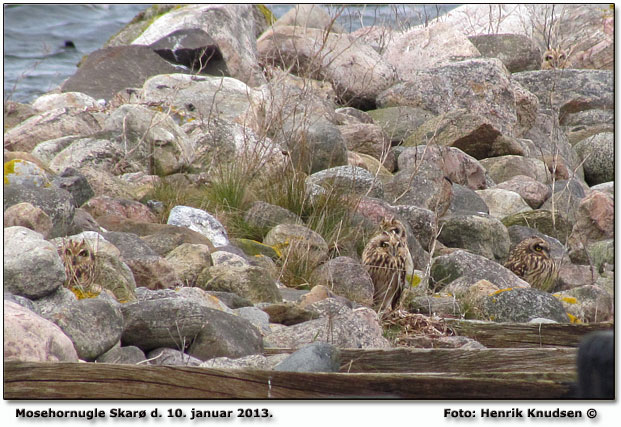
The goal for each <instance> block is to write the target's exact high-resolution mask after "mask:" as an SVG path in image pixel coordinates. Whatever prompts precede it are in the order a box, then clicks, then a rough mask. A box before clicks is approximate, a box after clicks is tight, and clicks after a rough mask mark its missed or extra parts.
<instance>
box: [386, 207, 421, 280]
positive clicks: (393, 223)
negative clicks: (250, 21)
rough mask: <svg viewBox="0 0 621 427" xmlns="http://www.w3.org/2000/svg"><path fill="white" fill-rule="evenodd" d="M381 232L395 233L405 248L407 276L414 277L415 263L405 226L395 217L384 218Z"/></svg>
mask: <svg viewBox="0 0 621 427" xmlns="http://www.w3.org/2000/svg"><path fill="white" fill-rule="evenodd" d="M380 229H381V231H385V232H387V233H393V234H394V235H395V236H397V238H398V239H399V241H400V242H401V244H402V245H403V247H404V248H405V251H406V252H407V254H406V260H405V273H406V274H407V275H410V276H411V275H412V273H413V272H414V261H413V260H412V254H411V253H410V248H409V247H408V236H407V231H406V229H405V225H403V223H402V222H401V221H399V220H398V219H396V218H395V217H394V216H389V217H386V218H382V222H381V223H380Z"/></svg>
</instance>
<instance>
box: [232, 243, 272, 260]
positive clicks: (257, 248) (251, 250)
mask: <svg viewBox="0 0 621 427" xmlns="http://www.w3.org/2000/svg"><path fill="white" fill-rule="evenodd" d="M232 243H233V244H234V245H235V246H237V247H238V248H240V249H241V250H242V251H244V253H245V254H246V255H248V256H257V255H265V256H266V257H269V258H271V259H274V260H276V259H279V258H280V253H279V252H278V251H277V250H276V249H274V248H273V247H272V246H269V245H266V244H263V243H261V242H257V241H256V240H250V239H232Z"/></svg>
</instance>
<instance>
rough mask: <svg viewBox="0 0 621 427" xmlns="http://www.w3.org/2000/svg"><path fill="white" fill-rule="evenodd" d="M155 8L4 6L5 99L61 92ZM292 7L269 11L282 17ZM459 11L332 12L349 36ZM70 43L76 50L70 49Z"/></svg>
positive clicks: (360, 8)
mask: <svg viewBox="0 0 621 427" xmlns="http://www.w3.org/2000/svg"><path fill="white" fill-rule="evenodd" d="M148 6H149V4H129V5H127V4H94V5H79V4H65V5H48V4H28V5H10V6H4V99H5V100H7V99H12V100H14V101H19V102H31V101H32V100H33V99H35V98H36V97H38V96H40V95H41V94H43V93H45V92H47V91H49V90H51V89H53V88H54V87H56V86H58V85H59V84H60V83H61V82H62V81H63V80H65V79H66V78H67V77H69V76H71V75H72V74H73V73H74V72H75V70H76V64H77V63H78V62H79V61H80V59H81V58H82V57H83V56H84V55H87V54H89V53H91V52H93V51H94V50H96V49H99V48H101V47H102V45H103V44H104V43H105V42H106V41H107V40H108V39H109V38H110V37H111V36H112V35H113V34H115V33H116V32H117V31H119V30H120V29H121V28H122V27H123V26H124V25H125V24H127V23H128V22H129V21H131V20H132V18H133V17H134V16H135V15H136V14H137V13H138V12H140V11H141V10H144V9H146V8H147V7H148ZM291 6H292V5H285V4H278V5H269V7H270V9H272V11H273V12H274V14H275V15H276V16H277V17H279V16H282V15H283V14H284V13H285V12H287V11H288V10H289V8H291ZM455 6H456V5H437V6H436V5H403V4H400V5H373V6H364V5H351V6H346V7H344V8H342V7H336V6H334V7H330V6H327V5H324V6H323V7H324V8H326V9H327V10H328V11H329V13H330V14H331V15H332V16H335V15H338V18H337V20H338V22H339V23H340V24H341V25H342V26H343V27H345V28H346V29H347V30H349V31H353V30H355V29H357V28H359V27H360V26H361V25H374V24H375V25H389V26H392V27H402V28H403V27H408V26H411V25H417V24H419V23H421V22H425V20H428V19H433V18H435V17H436V16H438V15H441V14H442V13H444V12H446V11H448V10H450V9H452V8H454V7H455ZM67 41H71V42H73V45H74V46H75V47H65V43H66V42H67Z"/></svg>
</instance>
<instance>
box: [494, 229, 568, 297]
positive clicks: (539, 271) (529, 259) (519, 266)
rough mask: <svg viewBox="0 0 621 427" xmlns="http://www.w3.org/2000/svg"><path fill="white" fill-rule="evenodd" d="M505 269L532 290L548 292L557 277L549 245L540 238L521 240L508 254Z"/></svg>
mask: <svg viewBox="0 0 621 427" xmlns="http://www.w3.org/2000/svg"><path fill="white" fill-rule="evenodd" d="M505 267H506V268H508V269H509V270H511V271H512V272H513V273H514V274H515V275H517V276H518V277H520V278H522V279H524V280H525V281H526V282H528V283H529V284H530V285H531V286H532V287H533V288H537V289H540V290H542V291H546V292H548V291H550V290H551V289H552V287H553V286H554V283H555V282H556V278H557V276H558V269H557V265H556V263H555V262H554V259H553V258H552V256H551V255H550V244H549V243H548V242H546V241H545V240H544V239H542V238H541V237H529V238H527V239H524V240H522V241H521V242H520V243H518V244H517V246H516V247H515V248H514V249H513V250H512V251H511V253H510V254H509V258H508V259H507V262H505Z"/></svg>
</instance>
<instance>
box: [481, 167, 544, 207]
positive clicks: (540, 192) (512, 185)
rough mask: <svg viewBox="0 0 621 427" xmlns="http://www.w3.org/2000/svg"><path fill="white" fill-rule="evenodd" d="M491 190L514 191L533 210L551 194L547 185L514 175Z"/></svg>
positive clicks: (528, 177) (524, 176) (527, 177)
mask: <svg viewBox="0 0 621 427" xmlns="http://www.w3.org/2000/svg"><path fill="white" fill-rule="evenodd" d="M492 188H495V189H503V190H509V191H515V192H516V193H518V194H519V195H520V196H522V199H524V201H525V202H526V203H528V205H529V206H530V207H531V208H533V209H537V208H538V207H540V206H541V205H542V204H543V202H545V201H546V200H547V199H548V198H549V197H550V195H551V194H552V191H551V190H550V188H549V187H548V186H547V185H545V184H543V183H541V182H539V181H537V180H535V179H534V178H532V177H530V176H526V175H516V176H514V177H513V178H511V179H509V180H508V181H504V182H501V183H500V184H497V185H495V186H494V187H492Z"/></svg>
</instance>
